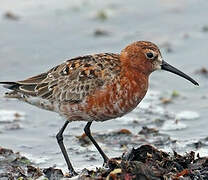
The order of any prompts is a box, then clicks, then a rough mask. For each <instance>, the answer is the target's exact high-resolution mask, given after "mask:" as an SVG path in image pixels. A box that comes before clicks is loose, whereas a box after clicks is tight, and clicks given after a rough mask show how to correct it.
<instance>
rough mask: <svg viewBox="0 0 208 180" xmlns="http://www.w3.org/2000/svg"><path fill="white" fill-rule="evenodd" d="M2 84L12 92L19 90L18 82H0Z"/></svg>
mask: <svg viewBox="0 0 208 180" xmlns="http://www.w3.org/2000/svg"><path fill="white" fill-rule="evenodd" d="M0 84H3V87H4V88H7V89H10V90H16V89H18V88H19V84H18V83H16V82H7V81H5V82H0Z"/></svg>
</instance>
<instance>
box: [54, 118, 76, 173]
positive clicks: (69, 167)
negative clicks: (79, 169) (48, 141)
mask: <svg viewBox="0 0 208 180" xmlns="http://www.w3.org/2000/svg"><path fill="white" fill-rule="evenodd" d="M68 124H69V121H66V122H65V123H64V125H63V127H62V128H61V130H60V131H59V132H58V134H57V135H56V139H57V141H58V144H59V147H60V148H61V152H62V154H63V155H64V159H65V161H66V163H67V166H68V169H69V173H70V174H71V175H72V176H76V175H77V173H76V172H75V170H74V168H73V166H72V164H71V162H70V160H69V157H68V154H67V152H66V148H65V146H64V143H63V132H64V130H65V129H66V126H67V125H68Z"/></svg>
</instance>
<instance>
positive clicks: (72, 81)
mask: <svg viewBox="0 0 208 180" xmlns="http://www.w3.org/2000/svg"><path fill="white" fill-rule="evenodd" d="M119 72H120V59H119V55H117V54H109V53H105V54H95V55H88V56H82V57H77V58H74V59H70V60H68V61H66V62H65V63H63V64H60V65H58V66H56V67H54V68H52V69H51V70H49V71H48V72H46V73H42V74H40V75H37V76H34V77H30V78H28V79H26V80H23V81H17V82H7V83H5V84H7V86H8V88H10V89H12V90H14V91H17V92H19V93H22V94H24V95H28V96H35V97H36V96H37V97H40V98H43V99H47V100H49V101H51V102H52V101H60V102H63V101H68V102H73V103H74V102H80V101H82V100H83V98H85V97H86V96H87V95H88V94H89V93H91V92H93V91H95V90H96V89H97V88H100V87H102V86H104V85H105V84H107V83H109V82H111V81H112V80H113V79H114V78H115V77H116V76H117V75H118V73H119Z"/></svg>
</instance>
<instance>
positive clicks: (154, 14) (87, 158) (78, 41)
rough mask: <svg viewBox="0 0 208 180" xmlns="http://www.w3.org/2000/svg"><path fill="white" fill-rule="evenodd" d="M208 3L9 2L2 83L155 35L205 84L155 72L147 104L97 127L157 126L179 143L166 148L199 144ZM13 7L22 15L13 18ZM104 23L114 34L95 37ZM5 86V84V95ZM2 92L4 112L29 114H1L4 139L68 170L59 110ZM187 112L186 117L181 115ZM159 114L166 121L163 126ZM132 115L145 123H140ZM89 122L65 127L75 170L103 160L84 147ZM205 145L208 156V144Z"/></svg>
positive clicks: (203, 126)
mask: <svg viewBox="0 0 208 180" xmlns="http://www.w3.org/2000/svg"><path fill="white" fill-rule="evenodd" d="M11 3H12V7H11V6H10V5H11ZM207 9H208V2H207V1H205V0H198V1H196V0H190V1H185V0H168V1H166V0H160V1H154V0H149V1H136V0H132V1H130V2H129V1H119V0H116V1H113V0H108V1H104V2H100V1H95V0H90V1H84V0H76V1H75V0H74V1H72V0H70V1H66V0H65V1H61V2H59V4H57V1H55V0H52V1H51V0H50V1H44V2H43V1H40V0H39V1H37V0H36V1H34V0H33V1H29V2H28V1H26V0H21V1H8V0H2V1H1V4H0V17H1V18H0V39H1V41H0V59H1V60H0V67H1V70H0V81H3V80H8V81H9V80H19V79H24V78H26V77H28V76H32V75H36V74H38V73H41V72H43V71H46V70H48V69H49V68H51V67H53V66H54V65H56V64H59V63H61V62H63V61H64V60H65V59H69V58H72V57H75V56H78V55H84V54H91V53H97V52H120V50H121V49H122V48H124V47H125V45H127V44H128V43H131V42H133V41H136V40H149V41H153V42H155V43H156V44H158V45H159V46H160V47H161V51H162V54H163V57H164V59H165V60H166V61H167V62H169V63H170V64H172V65H175V66H176V67H178V68H179V69H181V70H183V71H184V72H186V73H188V74H190V75H191V76H193V78H194V79H196V80H197V81H198V82H199V84H200V87H195V86H193V85H192V84H190V83H189V82H187V81H186V80H184V79H182V78H180V77H177V76H175V75H173V74H170V73H168V72H154V73H153V74H152V75H151V77H150V90H151V91H150V92H149V94H148V95H147V96H146V97H145V99H144V100H143V102H142V104H141V105H140V106H141V108H137V109H136V110H135V111H134V112H131V113H130V114H128V115H127V116H125V117H122V118H120V119H116V120H111V121H107V122H104V123H94V124H93V125H92V131H93V132H96V133H105V132H111V131H114V130H119V129H121V128H127V129H129V130H130V131H132V132H133V133H137V132H139V131H140V130H141V128H142V126H148V127H156V128H158V129H159V130H160V132H162V133H165V134H168V135H169V136H170V137H171V138H172V139H175V140H177V141H178V142H177V143H176V145H175V147H171V146H164V147H162V148H163V149H166V150H167V151H171V149H172V148H175V149H177V150H178V151H180V152H185V151H187V150H190V149H192V150H193V148H194V147H193V146H191V145H190V144H192V143H193V142H197V141H199V140H202V139H203V138H205V137H207V135H208V134H207V132H208V126H207V117H208V112H207V108H208V103H207V102H208V101H207V98H208V92H207V88H208V79H207V77H205V76H202V75H197V74H196V73H195V71H196V70H198V69H200V68H202V67H208V61H207V49H208V44H207V42H208V32H206V30H204V31H203V28H204V29H206V27H207V26H208V22H207V16H208V11H207ZM6 12H11V13H13V14H14V15H16V16H18V19H17V20H13V19H11V18H6V17H5V13H6ZM100 29H101V30H103V31H106V33H107V34H106V35H103V36H102V35H101V36H95V34H94V33H95V31H96V30H100ZM173 91H177V92H178V93H179V97H176V98H173V100H172V102H171V103H170V104H167V105H163V104H162V103H161V100H160V97H164V98H169V97H170V96H171V94H172V92H173ZM4 92H5V89H3V88H2V87H1V88H0V94H2V96H3V93H4ZM2 96H1V100H0V108H1V110H8V111H10V110H15V111H18V112H19V111H20V112H23V114H25V116H24V117H23V118H20V119H19V120H14V122H8V123H7V122H1V121H3V120H1V119H0V122H1V123H0V145H1V146H4V147H8V148H11V149H13V150H15V151H20V152H21V153H22V154H25V155H27V156H29V158H32V159H33V160H34V161H35V162H37V163H39V165H40V166H41V167H48V166H52V165H54V164H56V165H57V166H58V167H62V168H64V169H66V166H65V162H64V160H63V158H62V155H61V154H60V150H59V148H58V145H57V143H56V139H55V135H56V133H57V132H58V130H59V128H60V127H61V126H62V125H63V120H62V119H61V118H60V117H59V116H58V115H57V114H55V113H52V112H47V111H44V110H41V109H38V108H36V107H33V106H31V105H28V104H26V103H23V102H19V101H16V100H7V99H4V98H2ZM184 111H192V112H194V113H195V114H197V115H199V117H195V118H194V117H193V116H194V114H192V116H191V117H186V116H187V115H186V113H183V112H184ZM181 112H182V116H185V118H183V117H181V116H179V115H180V113H181ZM0 113H1V111H0ZM11 113H12V112H11ZM178 114H179V115H178ZM184 114H185V115H184ZM189 115H190V113H188V116H189ZM0 117H1V116H0ZM167 117H168V118H167ZM176 118H178V119H177V120H178V121H177V123H175V120H176ZM10 119H12V117H11V118H10ZM14 119H15V118H14ZM156 119H160V120H162V122H163V123H161V124H159V125H158V124H157V123H156ZM133 120H136V121H137V122H138V123H137V124H136V125H135V124H134V123H133V122H132V121H133ZM84 125H85V123H83V122H76V123H71V125H70V127H69V128H68V129H67V131H66V132H65V134H66V135H67V136H66V137H65V144H66V146H67V147H68V152H69V155H70V157H71V160H72V162H73V164H74V166H75V168H76V169H77V168H78V169H82V168H84V167H86V166H88V167H91V166H96V165H99V166H100V165H101V164H102V159H101V158H100V156H99V154H98V153H97V152H96V150H95V149H94V147H93V146H88V147H81V146H80V144H79V142H78V140H77V138H75V136H79V135H81V134H82V133H83V128H84ZM15 127H16V128H15ZM115 143H116V142H115ZM101 146H103V148H104V150H105V151H106V153H107V154H108V155H109V156H111V157H113V156H116V155H120V154H121V152H122V151H123V149H121V148H119V147H118V146H117V147H116V146H115V147H113V148H111V146H110V147H109V146H108V143H106V144H105V143H103V144H102V143H101ZM131 147H132V146H131V145H129V147H128V148H131ZM198 151H199V152H201V153H202V154H206V155H207V154H208V147H207V145H206V143H205V145H204V146H203V147H202V148H199V149H198ZM91 157H94V160H93V161H92V160H91Z"/></svg>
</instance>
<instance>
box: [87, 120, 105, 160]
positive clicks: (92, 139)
mask: <svg viewBox="0 0 208 180" xmlns="http://www.w3.org/2000/svg"><path fill="white" fill-rule="evenodd" d="M91 124H92V122H88V123H87V125H86V126H85V128H84V132H85V134H86V135H87V136H88V137H89V138H90V140H91V141H92V143H93V144H94V146H95V147H96V148H97V150H98V151H99V153H100V154H101V156H102V157H103V159H104V163H107V162H108V160H109V158H108V157H107V156H106V155H105V153H104V152H103V150H102V149H101V148H100V146H99V145H98V144H97V142H96V141H95V139H94V138H93V137H92V135H91V131H90V126H91Z"/></svg>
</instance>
